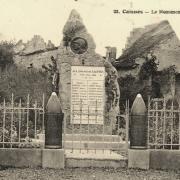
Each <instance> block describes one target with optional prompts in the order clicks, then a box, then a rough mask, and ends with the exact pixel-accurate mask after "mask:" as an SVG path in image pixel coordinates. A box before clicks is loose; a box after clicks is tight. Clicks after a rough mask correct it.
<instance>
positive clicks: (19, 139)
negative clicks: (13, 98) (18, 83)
mask: <svg viewBox="0 0 180 180" xmlns="http://www.w3.org/2000/svg"><path fill="white" fill-rule="evenodd" d="M21 106H22V105H21V99H20V100H19V108H20V109H19V111H18V112H19V137H18V141H19V143H20V142H21V118H22V117H21Z"/></svg>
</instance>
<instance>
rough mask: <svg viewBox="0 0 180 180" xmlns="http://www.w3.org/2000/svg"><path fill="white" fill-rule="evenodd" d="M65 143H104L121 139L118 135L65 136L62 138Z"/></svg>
mask: <svg viewBox="0 0 180 180" xmlns="http://www.w3.org/2000/svg"><path fill="white" fill-rule="evenodd" d="M63 138H64V139H65V140H66V141H72V140H73V141H105V142H120V141H122V138H121V137H120V136H118V135H102V134H95V135H94V134H89V135H87V134H66V135H65V136H63Z"/></svg>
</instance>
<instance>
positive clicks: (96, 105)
mask: <svg viewBox="0 0 180 180" xmlns="http://www.w3.org/2000/svg"><path fill="white" fill-rule="evenodd" d="M104 81H105V68H104V67H93V66H91V67H90V66H72V67H71V123H73V124H103V119H104V118H103V114H104V97H105V84H104Z"/></svg>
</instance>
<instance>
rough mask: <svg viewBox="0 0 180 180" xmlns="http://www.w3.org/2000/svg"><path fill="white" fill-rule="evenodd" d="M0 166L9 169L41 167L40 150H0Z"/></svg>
mask: <svg viewBox="0 0 180 180" xmlns="http://www.w3.org/2000/svg"><path fill="white" fill-rule="evenodd" d="M0 165H1V166H10V167H41V165H42V150H41V149H24V148H23V149H19V148H12V149H10V148H4V149H0Z"/></svg>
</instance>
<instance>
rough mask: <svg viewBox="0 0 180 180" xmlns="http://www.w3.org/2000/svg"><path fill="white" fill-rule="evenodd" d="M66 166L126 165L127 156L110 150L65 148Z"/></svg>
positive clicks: (118, 166)
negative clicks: (72, 149) (71, 149)
mask: <svg viewBox="0 0 180 180" xmlns="http://www.w3.org/2000/svg"><path fill="white" fill-rule="evenodd" d="M65 153H66V161H65V166H66V167H113V168H124V167H127V157H125V156H122V155H120V154H117V153H115V152H113V151H110V150H105V151H103V152H102V151H101V150H97V151H96V153H94V151H93V150H92V151H88V152H87V151H86V150H84V151H83V150H82V151H81V152H80V151H79V150H76V149H75V150H74V151H73V152H72V151H70V150H66V151H65Z"/></svg>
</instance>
